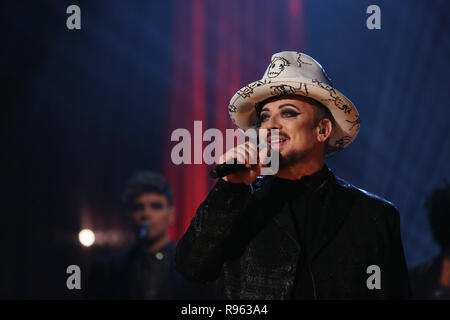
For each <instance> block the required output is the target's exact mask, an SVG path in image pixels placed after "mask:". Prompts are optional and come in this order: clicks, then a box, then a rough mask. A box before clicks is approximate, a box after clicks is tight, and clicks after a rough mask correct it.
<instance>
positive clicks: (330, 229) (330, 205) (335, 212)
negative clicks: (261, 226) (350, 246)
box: [269, 173, 353, 260]
mask: <svg viewBox="0 0 450 320" xmlns="http://www.w3.org/2000/svg"><path fill="white" fill-rule="evenodd" d="M269 185H270V184H269ZM348 188H349V185H348V183H346V182H345V181H344V180H341V179H339V180H338V178H336V177H335V176H334V174H333V173H332V174H331V177H330V181H329V193H328V196H327V198H326V200H325V204H324V206H323V210H324V212H323V215H322V220H321V222H320V225H319V230H318V234H317V238H316V239H315V241H314V244H313V248H312V250H311V255H309V258H310V259H311V260H312V259H314V257H315V256H317V254H318V253H319V252H320V251H321V250H322V249H323V248H324V247H326V245H327V244H329V243H330V241H331V240H332V239H333V238H334V237H335V236H336V234H337V232H338V231H339V229H340V228H341V227H342V224H343V223H344V221H345V218H346V217H347V216H348V214H349V213H350V211H351V208H352V206H353V198H352V197H351V196H349V190H348ZM273 220H274V222H275V223H276V224H277V225H278V226H279V227H280V229H281V230H282V231H283V232H285V233H286V235H287V236H288V237H289V238H290V239H292V241H293V242H294V243H295V245H296V246H297V247H298V248H299V249H300V248H301V247H300V243H299V242H298V239H297V233H296V231H295V226H294V221H293V220H292V216H291V212H290V208H289V205H288V204H287V203H285V204H284V206H283V208H282V210H281V211H280V212H279V213H278V214H276V215H275V216H274V217H273Z"/></svg>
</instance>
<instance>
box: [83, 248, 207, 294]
mask: <svg viewBox="0 0 450 320" xmlns="http://www.w3.org/2000/svg"><path fill="white" fill-rule="evenodd" d="M160 252H161V253H163V258H162V260H160V261H158V262H157V264H158V266H157V265H156V263H154V264H153V268H152V267H151V265H152V264H150V265H149V264H148V263H143V262H144V261H145V260H147V259H149V257H150V256H153V255H151V254H149V253H146V251H145V250H142V248H140V247H139V246H137V245H135V246H134V247H133V248H131V249H128V250H124V251H122V252H119V253H116V254H113V255H110V256H106V257H102V258H100V259H98V260H97V261H96V262H95V264H94V265H93V268H92V270H91V272H90V276H89V281H88V284H87V290H86V291H87V294H86V298H87V299H101V300H118V299H121V300H122V299H126V300H143V299H145V300H147V299H151V300H178V299H214V298H215V293H216V288H215V284H214V283H212V284H208V285H200V284H198V283H195V282H191V281H186V280H185V279H183V277H182V276H181V275H180V274H179V273H178V272H176V270H175V267H174V261H173V259H174V255H175V244H173V243H172V242H170V243H169V244H168V245H167V246H166V247H165V248H163V249H161V250H160ZM151 260H152V259H151ZM154 260H156V259H154ZM161 268H163V269H161ZM155 273H156V274H155Z"/></svg>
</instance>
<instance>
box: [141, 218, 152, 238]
mask: <svg viewBox="0 0 450 320" xmlns="http://www.w3.org/2000/svg"><path fill="white" fill-rule="evenodd" d="M151 227H152V226H151V224H150V222H148V221H143V222H141V223H140V225H139V231H138V239H139V240H143V239H145V238H147V237H148V233H149V232H150V229H151Z"/></svg>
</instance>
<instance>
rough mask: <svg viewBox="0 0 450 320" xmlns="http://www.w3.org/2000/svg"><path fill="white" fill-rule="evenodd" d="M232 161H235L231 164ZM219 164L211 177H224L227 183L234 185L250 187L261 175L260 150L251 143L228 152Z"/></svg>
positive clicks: (220, 159) (248, 142)
mask: <svg viewBox="0 0 450 320" xmlns="http://www.w3.org/2000/svg"><path fill="white" fill-rule="evenodd" d="M231 159H233V160H234V161H233V162H231V161H230V160H231ZM227 162H230V163H227ZM219 163H220V164H219V165H218V166H216V168H214V170H212V171H211V176H212V177H222V179H224V180H225V181H229V182H232V183H245V184H246V185H250V184H251V183H252V182H253V181H255V179H256V177H257V176H258V175H259V174H260V173H261V162H260V159H259V157H258V150H257V148H256V145H254V144H253V143H251V142H250V141H247V142H246V143H243V144H241V145H239V146H237V147H235V148H232V149H230V150H228V151H227V152H226V153H224V154H223V155H222V156H221V157H220V158H219Z"/></svg>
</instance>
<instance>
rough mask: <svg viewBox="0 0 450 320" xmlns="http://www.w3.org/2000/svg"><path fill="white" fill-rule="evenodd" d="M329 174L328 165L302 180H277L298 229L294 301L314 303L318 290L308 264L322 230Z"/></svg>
mask: <svg viewBox="0 0 450 320" xmlns="http://www.w3.org/2000/svg"><path fill="white" fill-rule="evenodd" d="M329 177H330V171H329V169H328V167H327V166H326V165H324V166H323V167H322V169H320V170H319V171H317V172H315V173H313V174H312V175H309V176H304V177H302V178H301V179H299V180H286V179H280V178H277V179H276V181H275V183H276V187H277V188H280V189H281V190H282V192H283V193H284V194H285V195H286V201H287V202H288V205H289V208H290V211H291V214H292V221H293V223H294V224H295V226H296V231H297V237H298V242H299V243H300V248H301V254H300V257H299V261H298V265H297V274H296V280H295V284H294V289H293V296H292V297H293V299H314V298H315V288H314V283H313V275H312V274H311V272H310V270H309V269H310V268H309V263H310V259H311V258H312V257H311V252H312V250H313V247H314V241H315V239H316V237H317V234H318V232H319V230H320V223H321V219H322V214H323V207H324V202H325V198H326V196H327V192H328V181H329Z"/></svg>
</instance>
